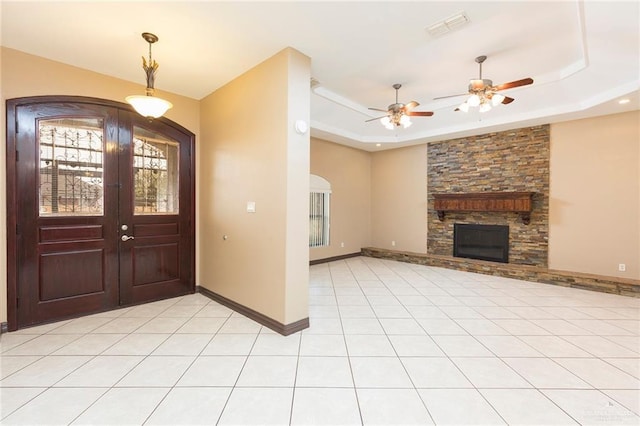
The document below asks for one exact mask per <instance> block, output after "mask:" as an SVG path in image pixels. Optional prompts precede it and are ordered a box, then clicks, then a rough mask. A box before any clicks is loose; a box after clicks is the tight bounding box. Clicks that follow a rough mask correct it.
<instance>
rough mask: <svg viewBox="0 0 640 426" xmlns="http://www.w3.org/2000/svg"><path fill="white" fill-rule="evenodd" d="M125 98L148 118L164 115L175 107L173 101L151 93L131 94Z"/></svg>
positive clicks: (139, 112)
mask: <svg viewBox="0 0 640 426" xmlns="http://www.w3.org/2000/svg"><path fill="white" fill-rule="evenodd" d="M125 100H126V101H127V102H128V103H130V104H131V106H133V108H134V109H135V110H136V112H137V113H138V114H140V115H141V116H143V117H147V118H158V117H162V116H163V115H164V113H165V112H167V111H168V110H169V109H170V108H172V107H173V104H172V103H171V102H169V101H165V100H164V99H161V98H156V97H155V96H151V95H131V96H127V97H126V98H125Z"/></svg>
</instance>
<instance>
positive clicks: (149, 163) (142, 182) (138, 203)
mask: <svg viewBox="0 0 640 426" xmlns="http://www.w3.org/2000/svg"><path fill="white" fill-rule="evenodd" d="M178 152H179V151H178V143H177V142H175V141H172V140H168V139H166V138H164V137H162V136H161V135H158V134H154V133H151V132H148V131H146V130H145V129H142V128H138V127H135V128H134V135H133V179H134V206H135V208H134V213H135V214H178V210H179V208H178V207H179V206H178V204H179V196H178V194H179V188H178V182H179V176H178V163H179V161H178V155H179V153H178Z"/></svg>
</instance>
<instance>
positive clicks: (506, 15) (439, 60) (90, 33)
mask: <svg viewBox="0 0 640 426" xmlns="http://www.w3.org/2000/svg"><path fill="white" fill-rule="evenodd" d="M1 7H2V9H1V14H2V16H1V19H2V32H1V37H2V38H1V40H0V41H1V44H2V45H3V46H7V47H10V48H13V49H18V50H21V51H25V52H28V53H31V54H34V55H39V56H43V57H46V58H49V59H53V60H57V61H60V62H64V63H68V64H71V65H75V66H78V67H82V68H86V69H90V70H93V71H97V72H100V73H103V74H107V75H111V76H114V77H118V78H122V79H125V80H129V81H133V82H138V83H140V84H144V72H143V71H142V68H141V66H140V56H143V55H145V56H146V54H147V45H146V42H145V41H144V40H143V39H142V38H141V37H140V34H141V33H142V32H144V31H148V32H153V33H155V34H157V35H158V36H159V38H160V41H159V42H158V43H156V44H155V45H154V47H153V56H154V59H156V60H157V61H158V63H160V70H159V72H158V76H157V78H156V88H158V89H161V90H164V91H170V92H174V93H177V94H181V95H184V96H189V97H192V98H195V99H201V98H203V97H204V96H206V95H208V94H209V93H211V92H213V91H215V90H216V89H218V88H219V87H221V86H223V85H224V84H226V83H227V82H229V81H231V80H233V79H234V78H235V77H237V76H238V75H240V74H242V73H243V72H245V71H247V70H248V69H250V68H251V67H253V66H255V65H257V64H258V63H260V62H262V61H263V60H265V59H267V58H269V57H270V56H272V55H274V54H275V53H277V52H278V51H280V50H282V49H283V48H285V47H287V46H291V47H294V48H296V49H298V50H299V51H301V52H302V53H304V54H306V55H308V56H309V57H311V60H312V77H313V78H314V79H316V80H317V81H318V82H319V85H318V86H316V88H315V89H314V90H313V91H312V96H311V121H312V122H311V127H312V135H314V136H318V137H322V138H324V139H328V140H332V141H334V142H338V143H343V144H346V145H350V146H354V147H357V148H361V149H366V150H370V151H375V150H381V149H388V148H394V147H399V146H405V145H410V144H417V143H424V142H427V141H434V140H442V139H448V138H451V137H460V136H465V135H469V134H477V133H479V132H487V131H497V130H504V129H508V128H514V127H520V126H525V125H535V124H542V123H549V122H555V121H561V120H567V119H574V118H582V117H588V116H595V115H603V114H611V113H616V112H622V111H630V110H637V109H640V96H639V89H640V19H639V17H640V4H639V2H637V1H627V2H611V1H607V2H593V1H555V2H538V1H534V2H515V1H513V2H504V1H501V2H484V1H469V2H456V1H446V2H445V1H443V2H431V1H422V2H398V1H375V2H362V1H358V2H346V1H343V2H326V1H317V2H307V1H296V2H293V1H290V2H268V1H260V2H239V1H226V2H213V1H208V2H207V1H199V2H191V1H180V2H177V1H176V2H165V1H162V2H147V1H135V2H102V1H90V2H89V1H85V2H54V1H39V2H38V1H27V2H24V1H19V2H18V1H17V2H11V1H2V3H1ZM459 12H464V13H466V15H467V16H468V17H469V20H470V22H469V23H468V24H466V25H464V26H462V27H459V28H458V29H454V30H452V31H451V32H449V33H448V34H445V35H443V36H440V37H435V38H434V37H430V36H429V35H428V34H427V32H426V28H427V27H429V26H431V25H432V24H434V23H436V22H438V21H442V20H445V19H447V18H449V17H451V16H452V15H454V14H457V13H459ZM479 55H487V56H488V59H487V60H486V62H485V63H484V65H483V77H484V78H489V79H492V80H493V82H494V84H499V83H505V82H508V81H513V80H519V79H521V78H525V77H531V78H533V79H534V84H533V85H531V86H526V87H520V88H516V89H512V90H509V91H505V92H503V93H504V94H507V95H508V96H511V97H513V98H515V99H516V100H515V102H513V103H512V104H510V105H501V106H498V107H496V108H494V109H493V110H491V111H489V112H487V113H483V114H480V113H478V112H477V111H473V112H469V113H466V114H465V113H463V112H454V111H453V110H454V109H455V108H456V107H457V106H458V104H459V103H460V102H462V101H463V100H464V99H465V98H464V97H456V98H450V99H443V100H438V101H434V100H433V98H435V97H438V96H445V95H451V94H458V93H465V92H466V88H467V85H468V82H469V79H471V78H477V75H478V66H477V64H476V63H475V62H474V58H475V57H476V56H479ZM265 83H268V82H265ZM393 83H402V85H403V87H402V89H400V102H404V103H407V102H409V101H410V100H416V101H418V102H420V104H421V105H420V106H419V107H417V108H416V109H415V110H416V111H434V112H435V114H434V116H433V117H415V118H413V119H412V121H413V125H412V126H411V127H410V128H408V129H397V130H387V129H385V128H384V127H383V126H382V125H381V124H380V123H378V122H376V121H374V122H370V123H365V120H367V119H369V118H372V117H376V116H377V115H376V114H375V113H374V114H371V111H368V110H367V107H377V108H383V109H386V107H387V105H389V104H391V103H393V102H394V97H395V93H394V90H393V89H392V87H391V85H392V84H393ZM625 97H626V98H629V99H630V100H631V102H629V103H628V104H626V105H620V104H618V102H617V101H618V100H619V99H621V98H625ZM239 113H246V114H251V113H252V110H251V105H247V107H246V110H245V111H239ZM377 143H381V146H380V147H377V146H376V144H377Z"/></svg>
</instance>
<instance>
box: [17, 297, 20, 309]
mask: <svg viewBox="0 0 640 426" xmlns="http://www.w3.org/2000/svg"><path fill="white" fill-rule="evenodd" d="M19 307H20V298H19V297H16V308H19Z"/></svg>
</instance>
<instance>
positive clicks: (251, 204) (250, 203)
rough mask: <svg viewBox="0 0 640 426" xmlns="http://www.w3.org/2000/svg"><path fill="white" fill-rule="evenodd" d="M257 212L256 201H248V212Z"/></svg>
mask: <svg viewBox="0 0 640 426" xmlns="http://www.w3.org/2000/svg"><path fill="white" fill-rule="evenodd" d="M255 212H256V202H255V201H247V213H255Z"/></svg>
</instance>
